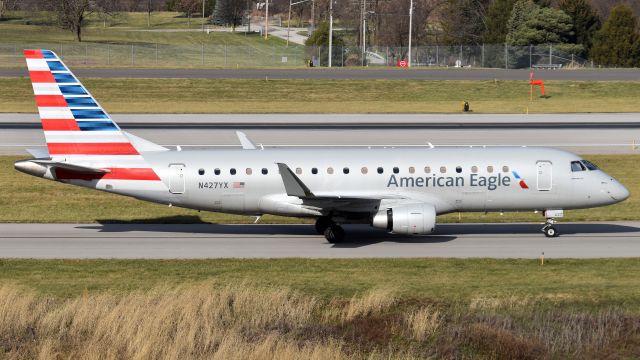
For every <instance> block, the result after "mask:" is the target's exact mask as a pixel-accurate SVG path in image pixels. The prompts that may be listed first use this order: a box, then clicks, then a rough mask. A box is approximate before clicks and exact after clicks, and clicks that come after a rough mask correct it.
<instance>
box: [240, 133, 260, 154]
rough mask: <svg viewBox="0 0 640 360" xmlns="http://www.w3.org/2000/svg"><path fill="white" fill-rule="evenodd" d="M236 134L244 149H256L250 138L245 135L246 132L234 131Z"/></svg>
mask: <svg viewBox="0 0 640 360" xmlns="http://www.w3.org/2000/svg"><path fill="white" fill-rule="evenodd" d="M236 136H237V137H238V140H240V144H242V148H243V149H245V150H256V149H257V148H256V146H255V145H254V144H253V143H252V142H251V140H249V138H248V137H247V134H245V133H243V132H242V131H236Z"/></svg>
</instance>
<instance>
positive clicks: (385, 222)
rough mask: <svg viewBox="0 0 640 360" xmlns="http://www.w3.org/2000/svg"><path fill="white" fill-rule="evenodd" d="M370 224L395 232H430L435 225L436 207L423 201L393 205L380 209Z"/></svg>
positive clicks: (415, 233) (414, 233) (409, 233)
mask: <svg viewBox="0 0 640 360" xmlns="http://www.w3.org/2000/svg"><path fill="white" fill-rule="evenodd" d="M371 225H372V226H373V227H375V228H381V229H386V230H387V231H388V232H391V233H395V234H408V235H418V234H430V233H432V232H433V230H434V229H435V227H436V209H435V207H434V206H433V205H430V204H425V203H419V204H407V205H398V206H393V207H390V208H387V209H381V210H380V211H379V212H378V213H377V214H376V215H375V216H374V217H373V222H372V224H371Z"/></svg>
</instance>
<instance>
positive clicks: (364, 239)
mask: <svg viewBox="0 0 640 360" xmlns="http://www.w3.org/2000/svg"><path fill="white" fill-rule="evenodd" d="M540 227H541V225H539V224H440V225H438V226H437V228H436V233H435V234H433V235H425V236H413V237H409V236H399V235H390V234H387V233H385V232H384V231H382V230H376V229H372V228H370V227H368V226H364V225H354V226H345V230H346V232H347V241H346V242H344V243H342V244H329V243H327V241H326V240H325V239H324V237H322V236H320V235H317V234H316V233H315V232H314V229H313V226H312V225H261V224H257V225H219V224H187V225H181V224H0V258H63V259H86V258H117V259H138V258H146V259H183V258H192V259H202V258H287V257H301V258H385V257H399V258H407V257H454V258H478V257H480V258H538V257H540V256H541V255H543V254H544V256H545V258H605V257H638V256H640V222H611V223H571V224H559V226H558V228H559V230H560V232H561V235H560V237H557V238H546V237H544V235H543V234H542V233H541V232H540Z"/></svg>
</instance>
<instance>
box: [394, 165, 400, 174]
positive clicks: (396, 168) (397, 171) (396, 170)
mask: <svg viewBox="0 0 640 360" xmlns="http://www.w3.org/2000/svg"><path fill="white" fill-rule="evenodd" d="M399 172H400V169H398V167H397V166H394V167H393V173H394V174H397V173H399Z"/></svg>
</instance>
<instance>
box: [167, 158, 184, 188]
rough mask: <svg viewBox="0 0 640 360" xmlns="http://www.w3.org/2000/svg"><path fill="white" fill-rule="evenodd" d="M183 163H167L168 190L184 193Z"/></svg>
mask: <svg viewBox="0 0 640 360" xmlns="http://www.w3.org/2000/svg"><path fill="white" fill-rule="evenodd" d="M184 187H185V186H184V164H171V165H169V192H171V193H172V194H184Z"/></svg>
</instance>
